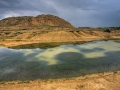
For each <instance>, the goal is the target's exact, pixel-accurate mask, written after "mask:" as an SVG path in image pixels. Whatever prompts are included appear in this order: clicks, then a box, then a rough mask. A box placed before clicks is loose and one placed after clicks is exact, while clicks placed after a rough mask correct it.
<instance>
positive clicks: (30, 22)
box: [0, 14, 74, 28]
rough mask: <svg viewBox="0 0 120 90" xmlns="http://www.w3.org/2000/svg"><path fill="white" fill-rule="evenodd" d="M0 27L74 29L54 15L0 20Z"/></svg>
mask: <svg viewBox="0 0 120 90" xmlns="http://www.w3.org/2000/svg"><path fill="white" fill-rule="evenodd" d="M0 26H2V27H3V26H4V27H7V26H23V27H25V26H58V27H70V28H72V27H74V26H72V25H71V24H70V23H69V22H67V21H65V20H64V19H62V18H59V17H58V16H54V15H50V14H47V15H44V14H42V15H38V16H36V17H33V16H21V17H9V18H5V19H2V20H0Z"/></svg>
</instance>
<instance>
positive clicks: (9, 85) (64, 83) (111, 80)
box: [0, 71, 120, 90]
mask: <svg viewBox="0 0 120 90" xmlns="http://www.w3.org/2000/svg"><path fill="white" fill-rule="evenodd" d="M119 79H120V71H117V72H105V73H98V74H91V75H85V76H80V77H73V78H63V79H48V80H35V81H11V82H10V81H8V82H0V89H1V90H6V89H10V90H23V89H25V88H26V89H25V90H34V89H35V90H40V89H41V90H43V89H44V90H58V89H59V88H61V89H60V90H68V89H69V90H90V89H91V90H119V88H120V86H119V84H120V81H119ZM96 86H97V87H96Z"/></svg>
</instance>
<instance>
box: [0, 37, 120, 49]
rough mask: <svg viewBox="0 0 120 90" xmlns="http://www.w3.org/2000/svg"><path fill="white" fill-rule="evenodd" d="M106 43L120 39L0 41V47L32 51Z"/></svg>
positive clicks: (119, 39)
mask: <svg viewBox="0 0 120 90" xmlns="http://www.w3.org/2000/svg"><path fill="white" fill-rule="evenodd" d="M101 40H102V41H108V40H114V41H115V42H119V43H120V38H102V39H93V40H91V39H90V40H89V39H88V40H74V41H63V42H62V41H61V42H59V41H54V42H52V41H50V42H43V41H42V42H41V41H39V40H38V41H37V40H36V41H35V40H34V41H31V40H20V41H17V40H5V41H0V46H1V47H7V48H13V49H20V48H21V49H33V48H42V49H46V48H53V47H57V46H60V45H67V44H75V45H76V44H83V43H88V42H93V41H101Z"/></svg>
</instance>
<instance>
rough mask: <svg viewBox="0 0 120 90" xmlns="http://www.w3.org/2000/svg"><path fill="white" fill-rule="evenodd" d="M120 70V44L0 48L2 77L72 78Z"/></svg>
mask: <svg viewBox="0 0 120 90" xmlns="http://www.w3.org/2000/svg"><path fill="white" fill-rule="evenodd" d="M118 70H120V43H117V42H114V41H112V40H109V41H93V42H89V43H84V44H77V45H72V44H69V45H61V46H59V47H54V48H48V49H40V48H35V49H10V48H5V47H0V80H1V81H2V80H36V79H50V78H52V79H54V78H70V77H77V76H82V75H87V74H93V73H101V72H109V71H113V72H115V71H118Z"/></svg>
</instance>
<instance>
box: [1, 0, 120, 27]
mask: <svg viewBox="0 0 120 90" xmlns="http://www.w3.org/2000/svg"><path fill="white" fill-rule="evenodd" d="M119 3H120V0H0V12H1V13H0V18H1V19H2V18H5V17H10V16H24V15H25V16H26V15H29V16H31V15H34V16H36V15H39V14H53V15H58V16H59V17H61V18H64V19H65V20H67V21H69V22H70V23H72V24H73V25H74V26H76V27H79V26H91V27H100V26H120V5H119Z"/></svg>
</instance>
